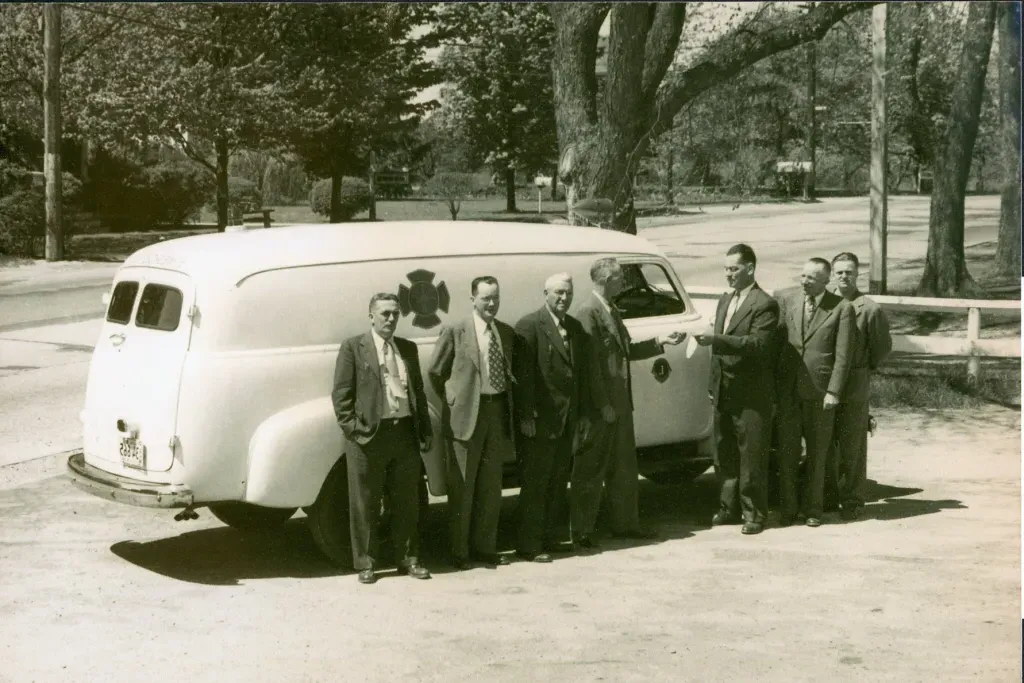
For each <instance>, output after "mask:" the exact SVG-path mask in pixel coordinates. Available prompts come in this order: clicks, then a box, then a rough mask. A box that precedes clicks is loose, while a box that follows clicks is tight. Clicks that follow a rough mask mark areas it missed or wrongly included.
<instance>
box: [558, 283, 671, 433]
mask: <svg viewBox="0 0 1024 683" xmlns="http://www.w3.org/2000/svg"><path fill="white" fill-rule="evenodd" d="M576 318H577V319H578V320H579V321H580V324H581V325H583V329H584V330H586V332H587V334H588V335H590V352H591V354H590V355H591V366H592V370H591V396H592V400H593V402H594V407H595V408H596V409H597V410H601V409H602V408H604V406H611V407H612V408H614V409H615V412H616V414H618V415H624V414H627V413H630V412H632V411H633V378H632V375H631V373H630V369H629V361H631V360H644V359H645V358H651V357H653V356H658V355H661V353H662V348H661V345H660V344H658V342H657V341H656V340H654V339H648V340H647V341H642V342H634V341H632V340H631V339H630V337H629V332H628V331H627V330H626V326H625V325H623V324H622V323H621V322H620V323H616V321H615V319H614V318H612V315H611V313H609V312H608V311H607V309H605V307H604V304H603V303H602V302H601V301H600V299H598V298H597V295H596V294H591V295H590V296H589V297H588V298H587V299H586V300H585V301H584V302H583V303H582V304H580V307H579V308H578V309H577V310H576Z"/></svg>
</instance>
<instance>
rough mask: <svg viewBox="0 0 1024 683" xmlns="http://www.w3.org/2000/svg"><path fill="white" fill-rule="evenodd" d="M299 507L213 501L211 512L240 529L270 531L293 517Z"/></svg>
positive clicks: (230, 525)
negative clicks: (273, 506) (272, 506)
mask: <svg viewBox="0 0 1024 683" xmlns="http://www.w3.org/2000/svg"><path fill="white" fill-rule="evenodd" d="M296 509H297V508H268V507H263V506H261V505H253V504H252V503H239V502H226V503H213V504H211V505H210V512H212V513H213V516H214V517H216V518H217V519H219V520H220V521H222V522H224V523H225V524H227V525H228V526H229V527H231V528H232V529H237V530H238V531H270V530H272V529H276V528H278V527H280V526H281V525H283V524H284V523H285V522H287V521H288V520H289V519H291V516H292V515H294V514H295V510H296Z"/></svg>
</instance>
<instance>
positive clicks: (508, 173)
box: [505, 166, 519, 213]
mask: <svg viewBox="0 0 1024 683" xmlns="http://www.w3.org/2000/svg"><path fill="white" fill-rule="evenodd" d="M505 211H506V212H507V213H516V212H518V211H519V209H517V208H516V169H514V168H513V167H511V166H509V167H506V168H505Z"/></svg>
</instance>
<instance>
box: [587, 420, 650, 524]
mask: <svg viewBox="0 0 1024 683" xmlns="http://www.w3.org/2000/svg"><path fill="white" fill-rule="evenodd" d="M592 432H593V434H592V436H591V439H590V440H589V443H588V444H586V445H585V446H584V448H583V450H581V451H580V452H579V453H577V454H576V457H575V460H574V461H573V467H572V475H571V479H572V490H571V495H570V506H571V511H570V515H571V517H572V519H571V526H572V535H573V538H579V537H580V536H589V535H590V534H592V533H594V525H595V524H596V522H597V514H598V511H599V510H600V508H601V495H602V490H603V489H604V488H605V487H606V489H607V490H606V494H607V497H608V503H609V508H610V511H611V522H612V532H613V533H616V534H621V533H626V532H629V531H635V530H637V529H639V527H640V512H639V491H638V486H639V483H638V481H637V477H638V472H637V463H636V440H635V437H634V435H633V414H632V413H630V412H625V414H621V413H620V414H619V416H618V419H617V420H615V422H613V423H611V424H608V423H607V422H605V421H603V420H598V421H597V423H596V424H595V425H594V426H593V429H592Z"/></svg>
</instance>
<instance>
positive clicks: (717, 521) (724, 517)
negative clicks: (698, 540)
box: [711, 512, 740, 526]
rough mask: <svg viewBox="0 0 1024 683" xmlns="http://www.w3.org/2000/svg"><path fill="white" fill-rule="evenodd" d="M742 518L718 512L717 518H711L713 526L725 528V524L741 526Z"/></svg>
mask: <svg viewBox="0 0 1024 683" xmlns="http://www.w3.org/2000/svg"><path fill="white" fill-rule="evenodd" d="M739 523H740V518H739V517H736V516H735V515H730V514H729V513H727V512H716V513H715V516H714V517H712V518H711V526H723V525H725V524H739Z"/></svg>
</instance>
